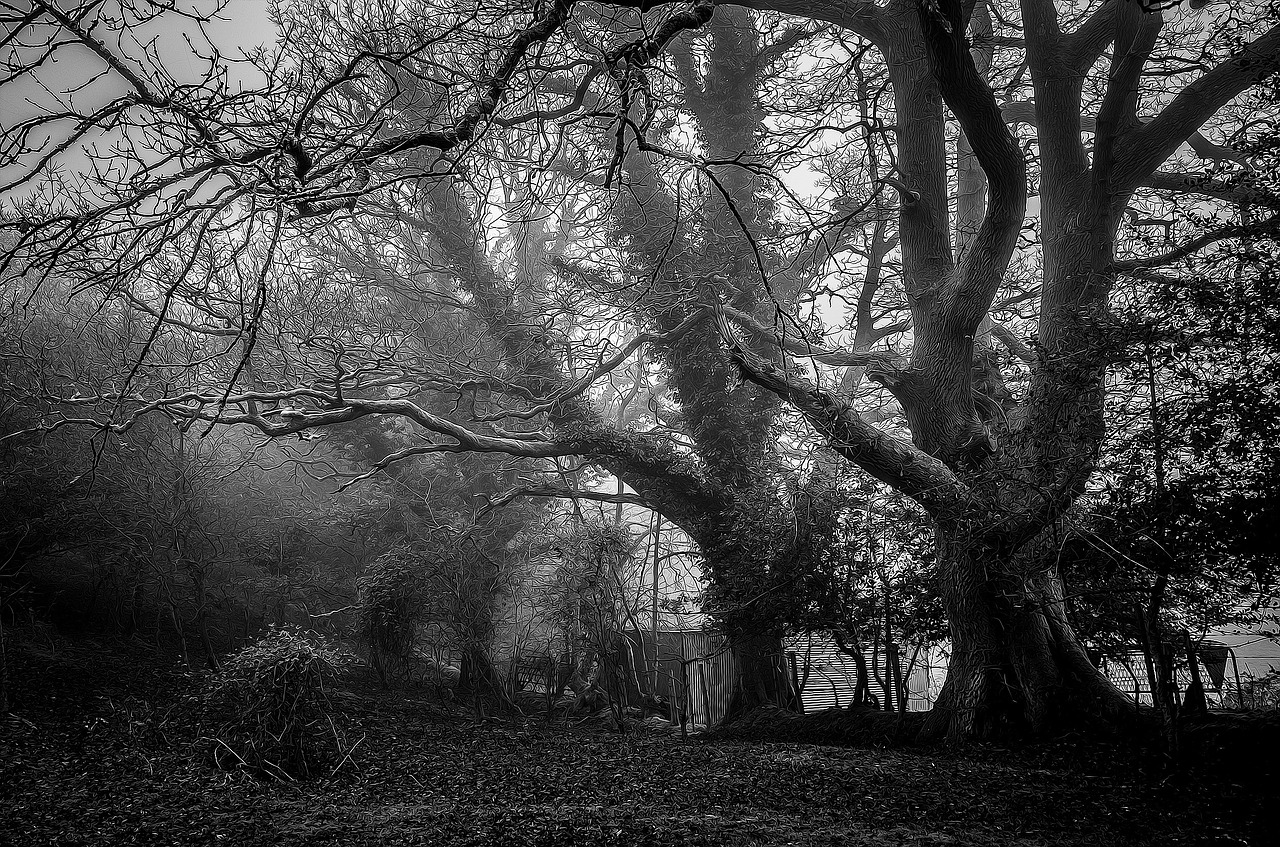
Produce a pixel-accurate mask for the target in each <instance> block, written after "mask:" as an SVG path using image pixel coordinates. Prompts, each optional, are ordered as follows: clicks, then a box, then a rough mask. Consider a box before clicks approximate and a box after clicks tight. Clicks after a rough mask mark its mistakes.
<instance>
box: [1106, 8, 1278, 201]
mask: <svg viewBox="0 0 1280 847" xmlns="http://www.w3.org/2000/svg"><path fill="white" fill-rule="evenodd" d="M1278 69H1280V25H1276V26H1273V27H1272V28H1271V29H1269V30H1267V31H1266V32H1265V33H1264V34H1263V35H1261V36H1259V37H1258V38H1257V39H1255V40H1254V41H1252V42H1250V43H1249V44H1248V45H1247V46H1246V47H1245V48H1244V49H1243V50H1241V51H1240V52H1239V53H1238V54H1237V55H1235V56H1233V57H1232V58H1230V59H1228V60H1227V61H1225V62H1223V63H1222V64H1220V65H1218V66H1217V67H1215V68H1214V69H1213V70H1211V71H1209V72H1208V73H1206V74H1204V75H1203V76H1201V77H1200V78H1198V79H1196V80H1195V81H1194V82H1192V83H1191V84H1190V85H1188V86H1187V87H1186V88H1184V89H1183V90H1182V91H1181V92H1180V93H1179V94H1178V95H1177V96H1176V97H1174V98H1173V100H1172V101H1171V102H1170V103H1169V105H1167V106H1165V107H1164V109H1163V110H1162V111H1161V112H1160V114H1158V115H1156V116H1155V117H1154V118H1152V119H1151V120H1149V121H1147V122H1146V123H1145V124H1144V125H1143V126H1142V128H1141V129H1139V130H1137V131H1136V132H1134V133H1133V134H1132V135H1131V136H1130V138H1129V139H1127V140H1126V143H1125V145H1124V149H1123V150H1122V151H1119V152H1118V153H1117V155H1116V179H1117V180H1118V181H1119V182H1120V184H1121V185H1122V187H1128V188H1136V187H1137V186H1139V185H1141V184H1142V183H1143V181H1144V180H1146V179H1147V178H1148V177H1149V176H1150V175H1151V174H1152V173H1153V172H1154V171H1155V169H1156V168H1157V167H1159V166H1160V163H1162V162H1164V161H1165V160H1166V159H1168V158H1169V157H1170V156H1171V155H1173V152H1174V150H1176V149H1177V148H1178V145H1179V144H1181V143H1182V142H1184V141H1185V140H1187V139H1188V138H1190V137H1191V134H1192V133H1194V132H1195V131H1196V130H1197V129H1199V128H1200V126H1201V125H1203V124H1204V122H1205V121H1207V120H1209V118H1211V117H1212V116H1213V115H1214V114H1215V113H1216V112H1217V111H1218V110H1219V109H1221V108H1222V107H1223V106H1225V105H1226V104H1227V103H1229V102H1231V100H1232V99H1234V98H1235V97H1237V96H1239V95H1240V94H1242V93H1243V92H1244V91H1245V90H1247V89H1248V88H1250V87H1251V86H1253V85H1256V84H1257V83H1259V82H1261V81H1262V80H1264V79H1266V78H1267V77H1269V76H1270V75H1272V74H1274V73H1275V72H1276V71H1277V70H1278Z"/></svg>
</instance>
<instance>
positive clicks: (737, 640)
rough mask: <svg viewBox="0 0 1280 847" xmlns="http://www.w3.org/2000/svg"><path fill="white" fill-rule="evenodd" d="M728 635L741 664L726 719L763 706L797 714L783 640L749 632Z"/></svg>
mask: <svg viewBox="0 0 1280 847" xmlns="http://www.w3.org/2000/svg"><path fill="white" fill-rule="evenodd" d="M726 635H727V636H728V640H729V643H730V644H732V645H733V650H734V654H735V657H736V658H737V660H738V661H737V663H738V678H737V680H736V681H735V683H734V686H733V696H732V697H731V698H730V699H729V705H728V708H727V709H726V710H725V716H724V719H725V720H726V721H727V720H732V719H733V718H735V717H738V716H739V715H742V714H745V713H747V712H750V711H752V710H754V709H758V708H760V707H761V706H779V707H781V708H784V709H788V710H795V709H796V707H797V703H796V695H795V692H794V691H793V690H792V688H791V684H790V682H789V681H788V674H787V664H786V650H785V649H784V647H783V643H782V637H781V636H780V635H776V634H765V633H749V632H744V633H737V634H736V635H737V637H735V634H734V633H729V632H727V633H726Z"/></svg>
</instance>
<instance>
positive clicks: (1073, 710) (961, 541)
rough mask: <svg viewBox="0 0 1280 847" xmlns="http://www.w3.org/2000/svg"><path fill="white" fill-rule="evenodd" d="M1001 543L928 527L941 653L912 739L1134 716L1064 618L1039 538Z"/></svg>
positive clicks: (1033, 730) (995, 736) (1123, 720)
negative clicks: (941, 666) (935, 683)
mask: <svg viewBox="0 0 1280 847" xmlns="http://www.w3.org/2000/svg"><path fill="white" fill-rule="evenodd" d="M1009 547H1010V545H1008V544H1006V543H1001V542H1000V541H999V540H998V539H996V540H981V539H975V538H974V537H973V535H972V534H969V533H966V532H964V531H963V530H962V529H960V528H957V527H939V528H938V567H939V578H940V580H941V591H942V598H943V603H944V605H945V608H946V611H947V617H948V622H949V626H950V630H951V661H950V665H949V666H948V668H947V679H946V682H945V683H944V684H943V687H942V691H941V693H940V694H939V695H938V700H937V702H936V703H935V704H934V707H933V710H932V711H931V713H930V714H929V716H928V718H927V720H926V722H925V725H924V728H923V729H922V730H921V738H922V740H926V741H937V740H944V739H945V740H946V741H948V742H963V741H968V740H974V739H982V740H1000V739H1010V738H1018V737H1025V736H1029V735H1046V734H1053V733H1055V732H1058V731H1062V730H1065V729H1068V728H1071V727H1078V726H1082V725H1086V726H1098V725H1111V726H1114V725H1116V724H1124V725H1131V726H1136V725H1137V717H1138V710H1137V705H1136V704H1135V703H1134V702H1133V701H1132V700H1130V699H1129V698H1128V697H1127V696H1126V695H1124V694H1123V693H1122V692H1121V691H1120V690H1119V689H1118V688H1116V687H1115V686H1114V685H1113V684H1112V683H1111V682H1110V680H1108V679H1107V678H1106V677H1105V676H1104V675H1103V674H1102V673H1101V672H1100V671H1099V670H1098V669H1097V668H1096V667H1094V665H1093V663H1092V662H1091V661H1090V660H1089V657H1088V655H1087V654H1086V653H1085V650H1084V647H1083V646H1082V645H1081V644H1080V642H1079V640H1078V639H1077V638H1076V636H1075V633H1074V631H1073V630H1072V629H1071V626H1070V624H1069V623H1067V620H1066V612H1065V609H1064V604H1063V591H1062V582H1061V579H1060V578H1059V576H1058V574H1057V571H1056V568H1055V567H1054V566H1053V565H1052V559H1051V558H1050V557H1048V556H1046V555H1043V554H1044V552H1045V551H1044V550H1043V549H1042V547H1043V545H1040V544H1036V543H1035V542H1032V543H1030V544H1027V545H1025V546H1024V548H1023V549H1020V550H1018V549H1015V550H1012V551H1010V549H1009ZM1037 553H1039V554H1040V555H1036V554H1037Z"/></svg>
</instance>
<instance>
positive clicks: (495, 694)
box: [458, 644, 509, 704]
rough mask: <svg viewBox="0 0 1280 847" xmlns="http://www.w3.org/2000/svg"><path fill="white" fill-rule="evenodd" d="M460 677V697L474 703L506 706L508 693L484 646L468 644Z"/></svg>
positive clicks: (463, 656) (463, 655) (464, 651)
mask: <svg viewBox="0 0 1280 847" xmlns="http://www.w3.org/2000/svg"><path fill="white" fill-rule="evenodd" d="M459 670H460V671H461V673H460V674H459V677H458V696H459V697H461V698H463V699H469V700H474V701H480V700H484V701H488V702H491V703H500V704H505V703H506V702H507V701H508V699H509V698H508V697H507V695H506V691H505V690H504V688H503V685H502V679H501V677H500V676H499V675H498V670H497V668H495V667H494V666H493V661H492V660H491V659H490V658H489V651H488V650H486V649H485V648H484V646H483V645H477V644H468V645H467V646H466V647H465V648H464V649H463V652H462V667H461V668H459Z"/></svg>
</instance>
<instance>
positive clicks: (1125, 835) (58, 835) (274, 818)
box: [0, 641, 1280, 847]
mask: <svg viewBox="0 0 1280 847" xmlns="http://www.w3.org/2000/svg"><path fill="white" fill-rule="evenodd" d="M8 659H9V669H10V675H11V695H12V703H11V707H10V708H11V711H10V712H9V713H0V844H3V845H22V847H25V845H125V844H156V845H161V844H162V845H187V844H192V845H225V847H239V845H299V847H301V845H306V846H307V847H319V845H341V847H361V845H375V844H376V845H409V844H414V845H418V844H421V845H434V844H441V845H486V847H487V845H560V844H566V845H568V844H581V845H587V844H591V845H595V844H617V845H684V844H690V845H692V844H698V845H766V844H768V845H784V844H789V845H790V844H794V845H851V846H852V847H859V846H860V845H884V847H888V846H889V845H1076V844H1080V845H1083V844H1090V845H1145V844H1150V845H1157V844H1158V845H1180V844H1182V845H1214V844H1217V845H1242V844H1253V845H1269V844H1277V843H1280V824H1278V823H1277V820H1276V817H1275V815H1276V809H1277V808H1278V807H1277V806H1276V805H1275V803H1274V800H1275V799H1276V797H1275V796H1274V794H1273V795H1272V796H1268V794H1267V792H1268V791H1271V792H1274V791H1275V789H1274V788H1272V787H1271V786H1269V785H1268V784H1266V783H1261V782H1259V781H1257V780H1253V779H1251V778H1250V775H1249V774H1243V773H1241V774H1238V775H1237V776H1233V777H1231V778H1226V779H1224V778H1221V777H1218V778H1215V779H1206V778H1197V777H1196V776H1195V775H1194V774H1178V775H1173V776H1170V775H1167V774H1162V773H1160V772H1159V770H1158V763H1156V762H1154V761H1150V760H1144V759H1143V758H1142V757H1139V756H1135V755H1134V754H1133V753H1130V752H1125V751H1122V750H1103V749H1100V748H1098V747H1097V746H1088V747H1086V746H1084V745H1081V744H1073V743H1072V742H1070V741H1058V742H1055V743H1053V744H1047V745H1040V746H1036V747H1031V748H1023V749H1021V750H1017V751H1010V750H1003V749H996V748H975V749H969V750H967V751H965V752H963V753H949V752H941V751H938V750H919V749H896V750H886V749H874V748H851V747H830V746H820V745H808V744H790V743H771V742H759V741H754V742H749V741H723V740H694V739H691V740H688V741H685V740H682V739H681V738H680V737H679V736H678V735H675V736H672V735H671V734H669V733H657V732H651V731H645V730H639V731H633V732H629V733H627V734H623V735H619V734H615V733H611V732H608V731H607V730H605V729H604V728H603V727H601V726H600V725H599V724H598V723H596V722H590V721H589V722H586V723H573V722H570V723H568V724H566V723H565V722H564V721H563V720H560V719H557V720H556V721H555V722H553V723H552V724H551V725H549V726H548V725H546V724H545V723H544V722H543V721H542V720H541V719H530V720H506V719H494V720H490V721H487V722H477V721H475V720H473V719H470V718H468V717H467V716H464V715H462V714H457V713H452V714H451V713H449V712H448V711H446V710H444V709H442V708H441V707H440V704H439V702H438V701H437V700H434V699H427V700H415V699H412V698H406V697H405V696H404V694H403V693H402V692H401V693H392V694H388V693H384V692H381V691H377V690H366V691H347V692H343V693H341V695H340V696H339V697H337V698H336V702H337V704H338V714H337V715H336V716H335V720H336V721H337V723H338V725H340V726H341V727H342V729H343V732H344V734H345V736H346V738H347V739H348V742H349V745H355V746H354V750H352V751H351V755H350V757H349V758H348V759H346V760H345V761H343V762H342V763H341V767H340V768H339V769H338V770H337V772H336V773H334V774H332V775H330V776H324V777H321V778H315V779H311V780H306V781H301V782H295V783H289V782H280V781H276V780H264V779H261V778H258V779H255V778H253V777H250V776H248V775H246V774H238V773H224V772H221V771H217V770H215V769H213V768H212V767H211V766H210V765H208V764H206V763H204V762H201V761H199V760H197V759H196V758H195V757H193V756H192V754H191V739H190V738H187V739H183V738H181V737H176V736H180V735H181V733H180V732H179V731H177V730H175V729H173V727H172V726H170V724H169V721H168V718H167V717H166V715H167V714H168V710H170V709H171V708H172V706H173V705H174V704H175V703H179V702H180V700H181V696H182V695H183V694H184V693H185V692H186V691H189V690H190V687H191V686H192V684H193V679H192V677H191V675H189V674H186V673H184V672H182V670H181V669H180V668H178V667H175V666H172V665H165V664H163V663H161V662H159V661H158V660H157V659H156V658H155V656H154V654H153V653H149V652H146V651H143V650H141V649H139V648H121V647H113V646H104V645H101V644H95V643H91V642H84V641H78V642H69V643H61V642H60V643H57V644H55V643H54V642H53V641H50V642H49V643H48V644H46V645H41V646H33V645H32V644H30V643H27V644H24V645H19V646H15V645H14V644H13V643H12V641H11V643H10V649H9V656H8ZM357 742H358V743H357Z"/></svg>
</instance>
